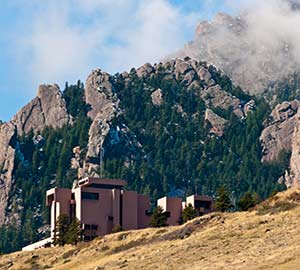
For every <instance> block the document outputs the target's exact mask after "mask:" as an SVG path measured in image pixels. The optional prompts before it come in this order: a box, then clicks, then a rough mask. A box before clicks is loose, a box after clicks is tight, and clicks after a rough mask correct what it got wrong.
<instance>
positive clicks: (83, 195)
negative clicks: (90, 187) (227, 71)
mask: <svg viewBox="0 0 300 270" xmlns="http://www.w3.org/2000/svg"><path fill="white" fill-rule="evenodd" d="M81 198H82V199H83V200H94V201H97V200H99V193H92V192H82V193H81Z"/></svg>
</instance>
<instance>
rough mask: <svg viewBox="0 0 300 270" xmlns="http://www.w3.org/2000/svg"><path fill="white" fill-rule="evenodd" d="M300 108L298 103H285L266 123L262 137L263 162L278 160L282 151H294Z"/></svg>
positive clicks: (278, 106)
mask: <svg viewBox="0 0 300 270" xmlns="http://www.w3.org/2000/svg"><path fill="white" fill-rule="evenodd" d="M298 107H299V102H298V101H292V102H283V103H282V104H279V105H277V106H276V107H275V109H274V110H273V111H272V112H271V114H270V116H269V118H268V120H267V121H265V123H264V126H265V128H264V130H263V131H262V134H261V136H260V142H261V145H262V148H263V157H262V161H272V160H276V159H277V158H278V155H279V153H280V152H281V151H282V150H288V151H291V150H292V141H293V134H294V130H295V126H296V123H297V122H298V119H297V110H298Z"/></svg>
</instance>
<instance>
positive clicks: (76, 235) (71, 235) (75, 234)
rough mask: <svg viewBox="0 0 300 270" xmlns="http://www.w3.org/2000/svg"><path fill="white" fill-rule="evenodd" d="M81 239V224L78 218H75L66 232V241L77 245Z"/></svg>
mask: <svg viewBox="0 0 300 270" xmlns="http://www.w3.org/2000/svg"><path fill="white" fill-rule="evenodd" d="M80 241H82V229H81V224H80V221H79V220H78V219H77V218H73V219H72V221H71V223H70V225H69V228H68V232H67V234H66V243H67V244H72V245H77V243H78V242H80Z"/></svg>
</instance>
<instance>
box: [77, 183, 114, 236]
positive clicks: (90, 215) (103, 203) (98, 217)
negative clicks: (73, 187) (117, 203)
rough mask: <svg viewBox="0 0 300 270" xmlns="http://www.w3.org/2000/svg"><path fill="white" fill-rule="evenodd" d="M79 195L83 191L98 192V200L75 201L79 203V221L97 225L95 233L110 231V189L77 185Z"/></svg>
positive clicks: (102, 233)
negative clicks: (79, 191)
mask: <svg viewBox="0 0 300 270" xmlns="http://www.w3.org/2000/svg"><path fill="white" fill-rule="evenodd" d="M79 189H80V190H81V196H82V193H83V192H89V193H97V194H99V199H98V200H89V199H83V198H82V197H81V201H79V202H76V203H80V204H81V219H80V221H81V223H82V224H89V225H97V226H98V229H97V232H96V233H97V235H105V234H107V233H110V232H111V229H112V227H113V219H112V217H113V207H112V203H111V202H112V190H110V189H97V188H89V187H79Z"/></svg>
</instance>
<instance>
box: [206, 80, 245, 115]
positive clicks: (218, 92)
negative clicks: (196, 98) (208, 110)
mask: <svg viewBox="0 0 300 270" xmlns="http://www.w3.org/2000/svg"><path fill="white" fill-rule="evenodd" d="M201 97H202V98H203V99H204V100H205V102H206V106H208V107H215V108H221V109H223V110H228V109H229V108H230V107H231V108H232V109H233V112H234V114H236V115H237V116H238V117H243V116H244V112H243V110H242V106H241V101H240V100H239V99H238V98H235V97H233V96H232V95H230V94H229V93H227V92H225V91H223V90H222V89H221V87H220V86H219V85H214V86H211V87H208V88H206V89H205V90H204V91H203V92H202V93H201Z"/></svg>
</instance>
